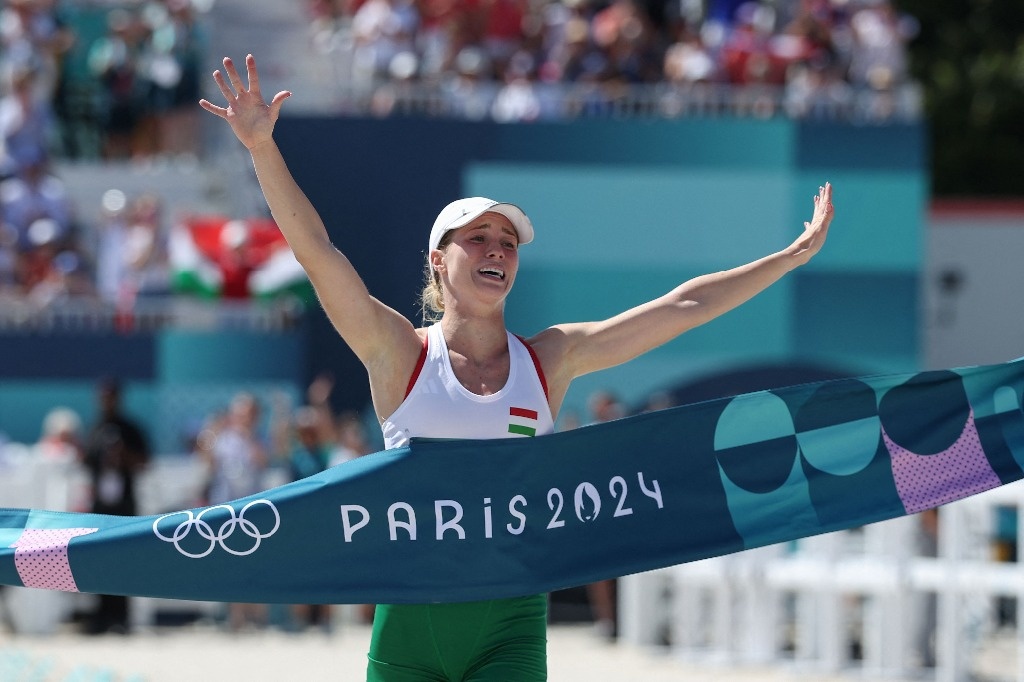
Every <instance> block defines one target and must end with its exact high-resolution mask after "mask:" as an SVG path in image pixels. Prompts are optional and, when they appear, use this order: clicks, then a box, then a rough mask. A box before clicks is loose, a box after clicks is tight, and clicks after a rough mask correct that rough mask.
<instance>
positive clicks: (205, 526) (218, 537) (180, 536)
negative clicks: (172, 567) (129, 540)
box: [153, 500, 281, 559]
mask: <svg viewBox="0 0 1024 682" xmlns="http://www.w3.org/2000/svg"><path fill="white" fill-rule="evenodd" d="M257 504H262V505H266V506H267V507H269V508H270V511H272V512H273V513H274V527H273V528H271V529H270V530H268V531H267V532H265V533H264V532H261V531H260V529H259V528H258V527H257V526H256V524H255V523H253V522H252V521H250V520H249V519H247V518H245V513H246V512H247V511H249V509H251V508H252V507H253V506H254V505H257ZM215 509H225V510H227V512H228V518H226V519H224V520H223V521H222V522H221V523H220V526H219V527H218V528H217V530H216V532H215V531H214V529H213V525H211V524H210V523H209V522H208V521H206V520H205V519H204V518H203V517H204V516H206V515H207V514H209V513H210V512H212V511H213V510H215ZM179 515H184V516H185V517H186V518H185V520H184V521H182V522H180V523H179V524H178V526H177V527H176V528H175V529H174V532H173V533H171V534H170V535H169V536H168V535H165V534H164V533H162V532H160V528H159V527H158V526H159V525H160V522H161V521H163V520H164V519H169V518H171V517H174V516H179ZM214 523H216V522H214ZM280 526H281V515H280V514H279V513H278V511H277V507H275V506H274V503H273V502H271V501H270V500H253V501H252V502H250V503H248V504H247V505H245V506H244V507H242V511H240V512H238V515H237V516H236V515H235V510H234V508H232V507H231V506H230V505H226V504H218V505H216V506H214V507H207V508H206V509H204V510H202V511H201V512H199V513H198V514H195V515H193V514H192V512H191V511H189V510H185V511H178V512H172V513H170V514H164V515H163V516H161V517H160V518H158V519H157V520H156V521H154V522H153V533H154V534H155V535H156V536H157V537H158V538H160V539H161V540H163V541H164V542H170V543H173V544H174V547H175V549H177V550H178V551H179V552H181V553H182V554H184V555H185V556H187V557H189V558H190V559H202V558H203V557H204V556H207V555H208V554H210V553H211V552H212V551H213V550H214V549H216V547H217V545H220V546H221V549H223V550H224V551H225V552H227V553H228V554H234V555H235V556H247V555H249V554H252V553H253V552H255V551H256V550H257V549H259V547H260V543H261V542H262V541H263V540H266V539H267V538H269V537H270V536H271V535H273V534H274V533H276V532H277V529H278V528H279V527H280ZM192 528H195V529H196V533H198V535H199V537H201V538H202V539H203V540H207V541H209V543H210V546H209V547H207V548H206V549H205V550H203V551H202V552H198V553H197V552H190V551H188V550H187V549H185V548H184V547H182V546H181V541H182V540H184V539H185V537H187V536H188V534H189V533H190V532H191V531H192ZM236 528H237V529H239V530H240V531H241V532H242V533H243V534H245V535H247V536H249V537H250V538H252V539H253V540H254V542H253V545H252V547H250V548H249V549H246V550H237V549H232V548H231V547H228V545H227V543H226V542H225V541H226V540H227V539H228V538H229V537H231V535H232V534H233V533H234V532H235V529H236Z"/></svg>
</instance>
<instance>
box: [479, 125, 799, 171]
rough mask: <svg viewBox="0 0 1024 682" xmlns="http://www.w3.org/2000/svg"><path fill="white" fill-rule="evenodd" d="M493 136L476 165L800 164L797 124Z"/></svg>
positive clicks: (529, 130) (557, 128)
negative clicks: (506, 162) (497, 162)
mask: <svg viewBox="0 0 1024 682" xmlns="http://www.w3.org/2000/svg"><path fill="white" fill-rule="evenodd" d="M491 132H493V134H494V140H495V142H494V145H493V148H491V149H489V150H487V151H484V152H481V153H479V154H477V155H476V157H475V158H476V159H483V158H490V159H502V160H509V161H540V162H545V163H557V164H564V163H581V164H593V163H600V164H607V165H616V164H622V163H626V164H630V163H646V164H657V165H661V164H668V165H672V166H681V167H692V168H701V169H708V168H717V169H729V170H740V169H751V168H768V169H771V168H777V167H779V166H787V167H788V166H791V165H793V163H794V160H795V158H796V135H797V131H796V124H794V123H793V122H792V121H788V120H785V119H771V120H767V121H762V120H755V119H749V118H746V119H739V118H721V119H713V118H688V119H675V120H617V119H580V120H577V121H562V122H552V123H548V122H544V123H538V124H531V125H528V126H514V125H513V126H510V125H497V126H494V128H493V129H492V130H491ZM488 152H489V153H488Z"/></svg>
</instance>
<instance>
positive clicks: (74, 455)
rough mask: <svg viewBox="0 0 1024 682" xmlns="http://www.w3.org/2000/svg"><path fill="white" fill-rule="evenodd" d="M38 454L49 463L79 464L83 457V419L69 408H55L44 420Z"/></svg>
mask: <svg viewBox="0 0 1024 682" xmlns="http://www.w3.org/2000/svg"><path fill="white" fill-rule="evenodd" d="M36 454H37V455H38V456H39V457H40V458H41V459H43V460H46V461H48V462H62V463H65V464H66V463H71V462H77V461H78V460H79V459H81V456H82V419H81V418H80V417H79V416H78V413H77V412H75V411H74V410H72V409H71V408H69V407H55V408H53V409H52V410H50V411H49V412H47V413H46V417H44V418H43V430H42V434H41V435H40V437H39V442H38V443H36Z"/></svg>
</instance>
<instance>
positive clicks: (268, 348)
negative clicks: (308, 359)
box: [156, 329, 305, 382]
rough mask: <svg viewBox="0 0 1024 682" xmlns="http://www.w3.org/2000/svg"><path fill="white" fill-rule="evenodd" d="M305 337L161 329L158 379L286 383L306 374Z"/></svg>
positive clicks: (282, 334)
mask: <svg viewBox="0 0 1024 682" xmlns="http://www.w3.org/2000/svg"><path fill="white" fill-rule="evenodd" d="M304 343H305V340H304V338H303V337H302V336H301V335H299V334H286V333H274V332H241V331H235V332H232V331H217V332H216V333H213V332H191V331H186V330H175V329H168V330H165V331H164V332H163V333H162V334H161V335H160V338H159V341H158V348H159V352H158V354H157V359H158V360H157V362H158V364H157V373H156V374H157V377H158V378H159V379H160V380H161V381H167V382H196V381H214V380H222V381H232V382H238V381H249V380H255V379H264V380H271V379H273V380H281V381H285V380H290V381H295V380H296V379H298V378H299V377H301V376H302V375H303V373H304V370H305V354H304Z"/></svg>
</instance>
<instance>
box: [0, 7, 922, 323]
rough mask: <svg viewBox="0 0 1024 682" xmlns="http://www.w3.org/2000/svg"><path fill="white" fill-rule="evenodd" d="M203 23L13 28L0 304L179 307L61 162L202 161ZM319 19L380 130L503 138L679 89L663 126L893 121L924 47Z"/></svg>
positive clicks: (738, 13) (157, 220)
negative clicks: (417, 111)
mask: <svg viewBox="0 0 1024 682" xmlns="http://www.w3.org/2000/svg"><path fill="white" fill-rule="evenodd" d="M210 7H211V2H210V0H123V1H118V0H102V1H101V0H95V1H94V2H75V1H73V0H66V1H62V0H9V1H8V2H6V3H5V4H4V5H3V7H2V8H0V84H2V89H0V94H2V97H0V300H6V301H12V300H17V301H19V302H27V303H28V304H30V305H32V306H35V307H42V306H46V305H49V304H51V303H53V302H57V301H63V300H66V299H68V298H73V297H91V298H92V299H93V300H97V301H103V302H105V303H107V304H110V305H114V306H117V307H118V308H130V307H131V306H132V304H133V302H134V301H135V299H136V297H137V296H146V295H152V294H165V293H168V292H169V290H170V288H171V281H170V268H169V266H168V239H169V226H168V225H167V224H165V223H166V216H164V214H163V210H162V205H161V204H162V202H161V199H160V197H159V196H158V195H154V194H147V195H144V196H132V197H127V196H125V195H124V194H123V193H119V192H118V191H117V190H112V191H111V192H109V193H108V196H105V197H104V198H103V207H102V211H101V214H100V215H98V216H96V215H89V216H79V215H77V214H76V210H75V208H76V207H75V206H74V205H73V203H72V201H71V199H70V198H69V192H68V189H67V187H66V186H65V185H64V183H63V181H62V180H61V178H60V177H59V175H58V173H57V172H56V171H55V167H54V163H53V160H54V159H55V158H94V157H99V158H103V159H108V160H111V161H114V160H125V159H136V160H138V159H154V158H158V159H162V158H176V159H183V158H191V159H193V160H194V159H195V158H196V157H197V153H198V149H199V140H198V133H199V120H198V119H197V117H198V116H199V115H200V112H199V107H197V106H196V101H197V100H198V99H199V97H200V74H199V71H200V69H201V68H202V64H203V62H204V59H205V56H206V53H207V51H208V49H209V45H208V44H207V42H208V41H207V36H206V30H205V29H204V21H203V19H204V14H205V12H207V11H208V10H209V9H210ZM308 11H309V12H310V13H311V16H312V19H311V30H312V36H313V40H312V42H313V46H314V48H315V49H314V51H315V52H318V53H320V55H321V56H322V57H323V58H325V59H327V60H329V62H330V64H331V65H332V70H333V74H334V77H336V78H337V85H339V87H348V88H350V89H355V90H360V92H363V93H366V92H369V93H371V95H370V97H369V98H368V101H369V102H370V105H369V106H370V110H371V111H372V112H373V113H376V114H380V115H386V114H389V113H392V112H394V111H396V106H397V104H398V102H399V98H400V96H401V93H402V92H403V91H405V90H403V88H427V89H428V90H429V91H430V92H431V93H433V96H440V97H441V99H442V100H443V102H444V106H443V111H444V113H445V114H448V115H454V116H461V117H466V118H486V117H490V118H493V119H496V120H499V121H530V120H536V119H541V118H546V117H552V116H561V115H567V114H568V115H571V114H573V113H575V114H584V113H588V112H590V113H595V114H600V113H602V112H606V113H607V112H608V111H609V109H608V107H610V106H611V103H612V101H613V100H615V99H616V98H617V97H618V96H619V95H620V94H621V93H622V92H626V91H628V90H629V88H631V87H632V86H654V87H658V86H665V87H669V88H670V90H669V92H668V94H666V95H664V96H663V97H662V98H661V100H659V103H658V107H659V108H658V111H659V112H660V115H679V114H680V113H681V112H683V111H685V109H686V106H687V105H686V104H685V102H686V101H689V102H691V103H692V102H694V101H700V100H701V99H702V98H704V99H705V100H707V101H710V100H712V99H715V98H716V97H717V96H716V95H715V94H714V93H716V92H717V90H716V89H717V88H721V87H727V88H733V87H738V88H739V89H738V90H733V91H732V93H733V94H732V95H730V98H731V99H732V100H733V101H736V100H737V99H743V97H749V102H748V106H749V110H750V111H752V112H753V113H755V114H757V115H765V116H771V115H775V114H777V113H780V112H781V110H783V109H784V113H786V114H788V115H791V116H809V115H816V114H822V115H834V114H835V112H836V111H847V110H849V107H850V105H851V103H852V102H854V101H855V100H856V101H857V102H865V101H867V102H868V107H869V111H868V112H867V113H866V114H865V112H864V111H861V114H862V115H867V116H868V117H869V118H874V119H878V120H886V118H887V117H888V116H889V115H891V114H892V112H893V111H894V110H896V109H897V108H898V107H899V99H900V97H901V96H902V95H901V93H902V90H901V89H900V88H901V86H902V85H903V84H905V83H907V80H908V74H907V54H906V46H907V43H908V41H909V40H911V39H912V38H913V36H914V35H915V33H916V30H917V26H916V23H915V21H914V20H913V19H912V18H910V17H907V16H905V15H903V14H901V13H899V12H898V11H897V10H896V9H895V8H894V7H893V5H892V4H891V1H890V0H757V1H749V0H748V1H745V2H740V1H738V0H674V1H673V2H664V1H661V0H560V1H550V0H309V4H308ZM578 87H582V88H583V89H584V90H583V92H584V94H583V95H582V97H579V96H577V97H576V98H575V99H573V98H569V97H568V96H567V92H568V91H569V89H571V88H578ZM576 92H577V95H578V91H576ZM865 92H867V93H871V94H872V96H871V98H869V99H867V100H865V99H864V97H863V94H864V93H865ZM737 93H741V94H739V95H737ZM742 93H747V94H746V95H743V94H742ZM766 93H768V94H766ZM780 93H781V94H780ZM858 93H859V94H858ZM570 100H571V101H572V102H574V107H575V111H573V112H570V111H568V110H567V108H566V102H567V101H570ZM830 112H831V113H830Z"/></svg>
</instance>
